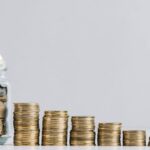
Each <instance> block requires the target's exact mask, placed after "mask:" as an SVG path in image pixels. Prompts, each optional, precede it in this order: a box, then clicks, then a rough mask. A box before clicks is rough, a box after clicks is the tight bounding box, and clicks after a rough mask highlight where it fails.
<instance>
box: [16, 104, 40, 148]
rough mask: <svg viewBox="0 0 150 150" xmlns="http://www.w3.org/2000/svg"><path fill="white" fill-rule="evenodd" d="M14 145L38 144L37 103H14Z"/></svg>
mask: <svg viewBox="0 0 150 150" xmlns="http://www.w3.org/2000/svg"><path fill="white" fill-rule="evenodd" d="M14 107H15V108H14V145H16V146H21V145H27V146H32V145H33V146H34V145H39V105H38V104H37V103H15V105H14Z"/></svg>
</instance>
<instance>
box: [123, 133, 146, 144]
mask: <svg viewBox="0 0 150 150" xmlns="http://www.w3.org/2000/svg"><path fill="white" fill-rule="evenodd" d="M123 145H124V146H145V145H146V132H145V131H144V130H128V131H123Z"/></svg>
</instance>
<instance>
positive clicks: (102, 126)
mask: <svg viewBox="0 0 150 150" xmlns="http://www.w3.org/2000/svg"><path fill="white" fill-rule="evenodd" d="M120 139H121V123H99V127H98V141H97V142H98V145H101V146H120V145H121V140H120Z"/></svg>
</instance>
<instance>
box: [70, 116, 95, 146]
mask: <svg viewBox="0 0 150 150" xmlns="http://www.w3.org/2000/svg"><path fill="white" fill-rule="evenodd" d="M71 121H72V130H71V131H70V145H72V146H94V145H95V132H94V129H95V118H94V117H93V116H73V117H72V119H71Z"/></svg>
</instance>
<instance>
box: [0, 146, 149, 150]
mask: <svg viewBox="0 0 150 150" xmlns="http://www.w3.org/2000/svg"><path fill="white" fill-rule="evenodd" d="M130 149H131V150H150V147H147V146H146V147H103V146H100V147H99V146H93V147H83V146H82V147H78V146H74V147H70V146H65V147H61V146H60V147H56V146H0V150H130Z"/></svg>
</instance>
